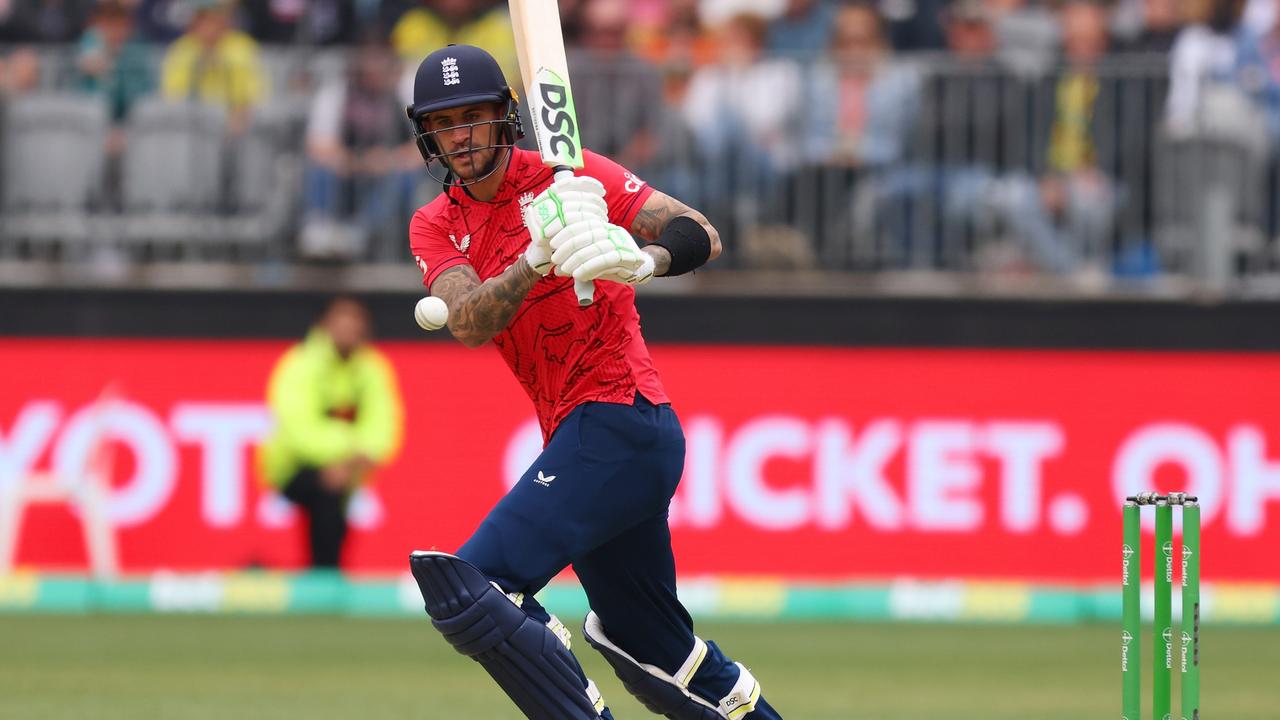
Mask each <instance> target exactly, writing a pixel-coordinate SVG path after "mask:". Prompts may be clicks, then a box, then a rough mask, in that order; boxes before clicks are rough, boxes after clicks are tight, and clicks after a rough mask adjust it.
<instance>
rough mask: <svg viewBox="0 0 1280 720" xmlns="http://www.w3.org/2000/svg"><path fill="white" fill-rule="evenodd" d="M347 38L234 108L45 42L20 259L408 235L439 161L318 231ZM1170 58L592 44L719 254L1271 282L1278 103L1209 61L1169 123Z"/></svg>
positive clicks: (23, 137) (33, 104)
mask: <svg viewBox="0 0 1280 720" xmlns="http://www.w3.org/2000/svg"><path fill="white" fill-rule="evenodd" d="M349 60H350V58H349V57H348V56H346V55H344V54H342V53H341V52H325V53H319V54H317V53H313V52H308V51H304V50H270V51H264V52H263V54H262V66H263V72H264V75H265V76H266V77H267V86H268V87H269V88H271V89H270V91H269V94H268V95H267V98H266V99H265V101H264V102H262V103H261V104H260V105H259V106H257V108H256V109H255V110H254V111H253V112H252V113H251V120H250V121H249V122H248V123H247V124H246V125H244V126H242V127H240V128H239V129H237V130H235V131H234V132H233V131H231V130H230V129H229V127H230V124H231V123H230V120H229V118H228V117H227V115H226V114H225V113H222V112H220V111H218V110H216V109H212V110H208V111H205V110H196V109H192V108H191V107H187V108H185V109H182V110H177V111H170V110H165V109H164V107H163V104H162V103H155V102H154V101H151V100H148V99H146V98H144V99H141V100H138V101H137V103H136V104H135V105H134V108H133V110H132V111H131V112H130V113H129V114H128V116H127V117H124V118H123V119H122V120H121V121H120V122H121V125H120V126H119V130H118V131H113V130H111V129H110V128H109V125H110V122H109V121H107V120H106V119H105V118H106V115H107V111H106V110H104V109H103V108H104V104H103V103H104V101H103V98H102V96H101V95H93V94H87V93H84V92H82V89H81V88H82V84H81V83H79V82H78V80H77V75H76V73H77V71H76V66H75V60H74V57H73V55H72V54H71V50H54V51H44V52H43V55H42V57H41V82H40V85H39V87H38V88H37V89H36V90H34V91H32V93H30V94H27V95H24V96H18V97H10V98H7V99H6V100H5V106H6V108H5V112H4V113H3V117H4V124H3V125H2V126H0V139H2V142H0V147H3V148H4V156H3V168H4V173H3V176H2V178H0V182H2V185H0V197H2V198H3V208H4V211H3V214H2V215H0V261H16V262H21V261H24V260H27V259H31V258H44V259H46V260H47V259H49V258H54V259H57V260H58V261H62V262H74V261H76V259H77V258H82V257H87V256H92V255H94V254H97V253H101V252H103V251H104V248H108V249H110V251H111V252H116V253H120V254H121V255H122V257H123V258H124V260H125V261H126V262H134V263H145V262H148V261H150V260H153V259H156V258H165V259H177V260H180V261H201V260H207V259H211V258H212V259H220V260H229V261H231V262H241V263H249V264H252V263H255V262H260V261H262V260H271V261H273V262H284V263H306V262H308V261H309V260H310V259H313V258H314V257H315V256H318V255H326V254H329V255H334V256H337V257H340V258H341V259H344V260H346V261H348V262H356V263H366V264H367V263H374V264H377V263H398V262H402V261H405V260H406V259H407V249H406V248H405V241H404V233H403V228H404V225H405V222H406V221H407V218H408V214H407V213H408V211H409V210H411V209H412V207H411V206H412V204H413V203H417V202H422V201H425V200H426V199H429V197H431V195H432V194H433V193H434V192H438V188H437V187H434V186H433V184H432V183H430V182H429V181H428V180H427V178H426V175H425V173H421V174H420V175H418V176H416V177H414V178H413V181H414V186H413V193H412V196H411V200H407V201H406V203H405V204H404V206H401V207H391V206H389V207H388V208H386V209H385V210H383V211H382V213H383V214H384V215H385V222H384V223H381V224H380V225H378V226H377V227H372V228H370V229H368V232H365V233H364V234H363V235H359V236H357V237H356V238H355V239H354V240H352V241H351V242H345V243H335V244H331V245H325V244H324V243H323V242H318V241H315V240H314V238H311V239H308V236H307V233H306V226H307V223H308V220H309V218H308V214H307V213H308V206H307V202H308V199H307V198H308V193H307V192H305V191H304V190H305V183H306V182H307V180H306V178H307V172H308V164H309V163H308V159H307V156H306V151H305V142H304V139H305V137H306V134H307V127H308V120H309V116H310V114H311V112H312V108H313V103H314V101H315V97H316V94H317V93H318V92H320V91H321V90H322V89H323V88H324V87H326V86H328V85H330V84H333V83H342V82H344V78H345V77H348V74H347V73H346V71H345V70H344V68H346V67H348V65H349V64H350V63H349ZM1167 62H1168V60H1167V58H1165V57H1145V56H1143V57H1124V58H1115V59H1112V60H1108V61H1106V62H1103V63H1101V64H1099V65H1097V66H1096V67H1091V68H1069V67H1061V68H1056V69H1053V70H1050V71H1048V72H1045V73H1042V74H1038V75H1034V76H1028V75H1025V74H1019V73H1015V72H1011V71H1009V70H1008V69H1007V68H1004V67H1002V66H1000V65H998V64H996V63H995V62H994V61H992V62H989V63H987V62H960V61H958V60H957V59H955V58H952V57H926V56H919V57H904V58H896V59H893V60H887V61H880V62H878V63H876V64H875V65H874V66H869V67H858V68H851V67H841V66H837V65H836V64H834V63H831V62H825V61H819V62H817V63H809V64H802V63H793V62H791V61H789V60H787V59H785V58H766V59H763V60H760V61H758V62H757V63H755V64H754V65H751V66H747V67H728V66H723V67H721V66H710V67H699V68H684V67H658V66H654V65H650V64H647V63H645V62H642V61H639V60H636V59H634V58H630V57H598V56H591V55H585V54H582V53H578V52H573V53H571V66H572V72H573V79H574V83H575V87H576V92H577V95H578V97H577V107H578V109H579V113H580V116H581V120H582V124H583V127H584V132H585V135H586V142H587V145H588V146H589V147H592V148H593V149H596V150H598V151H601V152H604V153H605V154H608V155H610V156H612V157H614V158H615V159H617V160H619V161H620V162H621V163H623V164H624V165H626V166H628V167H630V168H632V169H633V170H634V171H635V172H636V173H637V174H639V175H640V176H641V177H643V178H644V179H646V180H648V181H649V182H650V183H652V184H653V185H654V186H656V187H658V188H659V189H662V190H664V191H666V192H668V193H670V194H672V195H675V196H677V197H680V198H681V199H683V200H685V201H686V202H688V203H689V204H690V205H693V206H695V207H698V208H700V209H702V210H703V211H704V212H705V213H706V214H707V215H708V216H709V217H710V218H711V219H712V221H713V222H715V223H716V224H717V225H718V226H719V227H720V228H721V232H722V236H723V237H724V238H725V244H726V255H725V259H724V261H723V262H722V263H721V265H722V266H725V267H732V268H737V269H769V270H815V269H816V270H832V271H847V272H856V273H877V272H894V271H922V272H930V273H955V274H961V275H964V274H976V275H978V276H983V275H986V274H989V273H995V274H1000V273H1017V274H1022V275H1028V276H1039V275H1046V276H1047V275H1052V276H1059V277H1068V278H1069V277H1074V276H1078V275H1091V276H1095V277H1100V278H1103V279H1104V280H1107V281H1109V282H1111V283H1115V284H1119V283H1124V282H1128V281H1143V280H1157V281H1158V280H1164V279H1179V280H1186V281H1188V282H1190V283H1193V284H1195V285H1199V286H1203V287H1206V288H1209V289H1212V290H1218V291H1231V292H1238V291H1241V290H1242V289H1247V288H1248V287H1250V286H1252V285H1259V284H1261V285H1265V284H1266V283H1267V282H1269V280H1270V279H1271V278H1272V276H1273V274H1274V273H1275V272H1276V269H1277V262H1276V243H1275V238H1276V237H1277V235H1280V182H1278V180H1277V178H1278V177H1280V173H1278V172H1277V169H1276V168H1277V166H1276V163H1275V161H1274V159H1273V157H1274V154H1275V153H1274V152H1273V149H1272V143H1273V138H1271V136H1270V134H1269V132H1268V130H1267V127H1268V126H1267V121H1266V118H1265V117H1264V109H1261V108H1258V107H1257V106H1256V105H1255V104H1254V103H1253V102H1252V100H1251V99H1250V97H1249V95H1248V94H1247V91H1246V90H1245V89H1242V88H1237V87H1234V86H1232V85H1229V84H1215V83H1210V82H1206V83H1205V84H1204V87H1202V88H1200V92H1199V96H1198V97H1199V100H1198V102H1199V106H1198V107H1197V108H1196V111H1195V114H1194V122H1193V123H1192V124H1191V125H1190V126H1187V125H1185V124H1184V125H1183V126H1181V127H1179V128H1177V131H1176V132H1174V131H1171V130H1170V128H1169V123H1168V122H1167V118H1166V96H1167V94H1168V89H1169V73H1168V70H1167ZM158 64H159V54H158V53H157V56H156V58H155V65H156V66H157V67H158ZM77 103H79V105H77ZM405 130H407V129H406V128H403V127H400V126H395V127H394V128H393V131H394V132H396V133H399V132H401V131H405ZM113 133H115V134H118V135H120V136H122V137H124V138H126V139H127V142H125V143H123V150H119V149H118V148H119V147H120V145H119V144H115V145H113V142H115V141H113V139H112V138H113ZM404 137H406V138H407V134H406V135H405V136H404ZM389 142H394V140H392V141H389ZM113 147H114V148H116V150H113V149H112V148H113ZM113 152H114V153H117V154H113ZM355 194H357V195H359V194H360V193H355Z"/></svg>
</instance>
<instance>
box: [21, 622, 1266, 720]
mask: <svg viewBox="0 0 1280 720" xmlns="http://www.w3.org/2000/svg"><path fill="white" fill-rule="evenodd" d="M699 634H700V635H703V636H704V637H708V638H714V639H716V640H718V641H720V643H721V644H722V645H724V646H725V647H726V648H727V649H728V651H729V652H731V653H732V654H734V655H735V656H736V657H738V658H740V659H743V660H745V661H746V662H747V663H748V664H749V665H750V666H751V667H752V669H753V670H754V671H755V673H756V675H757V677H759V678H761V680H762V681H763V684H764V688H765V692H766V695H767V696H768V697H769V698H770V700H771V701H772V702H773V704H774V705H775V706H777V707H778V708H779V710H781V711H782V712H783V713H784V714H785V716H786V717H787V718H788V720H861V719H867V720H924V719H926V718H928V719H933V718H947V719H948V720H1004V719H1008V720H1013V719H1014V718H1017V719H1018V720H1028V719H1042V720H1055V719H1061V720H1067V719H1068V718H1069V719H1070V720H1082V719H1084V718H1108V719H1110V718H1115V717H1118V716H1119V714H1120V707H1119V677H1118V673H1117V672H1116V666H1117V648H1116V641H1117V640H1116V636H1117V635H1118V632H1117V631H1116V629H1115V628H1111V627H1106V626H1100V625H1092V626H1077V627H1028V626H1022V627H1008V626H974V625H967V626H957V625H863V624H835V623H822V624H818V623H807V624H789V625H772V624H770V625H755V624H732V625H729V624H724V625H721V624H710V623H707V624H704V625H700V626H699ZM579 645H581V646H582V647H579ZM575 648H577V649H578V651H579V656H580V657H581V658H582V659H583V661H584V664H585V665H586V666H587V672H588V673H589V674H590V675H591V676H592V677H594V678H595V679H596V681H597V683H598V684H599V685H600V688H601V690H602V691H603V692H604V694H605V698H606V699H607V700H608V701H609V704H610V705H611V707H613V709H614V712H615V715H616V716H617V718H618V720H631V719H633V718H649V717H652V716H651V715H649V714H647V713H646V712H645V711H644V710H643V709H642V708H641V707H640V706H639V705H638V704H636V703H635V702H634V701H633V700H632V699H631V698H630V697H628V696H626V695H625V693H624V691H623V690H622V688H621V686H620V685H619V684H618V682H617V680H616V679H615V678H614V677H613V675H612V673H611V672H609V670H608V669H607V667H606V666H605V665H604V663H603V661H602V660H600V659H599V657H598V656H597V655H596V654H595V653H594V651H591V650H590V649H589V648H585V643H576V644H575ZM1142 649H1143V653H1144V655H1143V659H1144V663H1143V664H1144V666H1148V665H1149V662H1148V661H1149V658H1150V655H1149V652H1150V647H1149V638H1147V637H1145V636H1144V643H1143V647H1142ZM1202 657H1204V658H1205V663H1204V668H1203V685H1204V702H1203V704H1204V708H1205V711H1204V714H1205V716H1206V717H1208V718H1222V719H1224V720H1225V719H1229V720H1262V719H1263V718H1275V717H1277V716H1280V682H1277V679H1276V677H1277V676H1276V673H1277V671H1280V629H1277V628H1261V629H1259V628H1215V627H1209V628H1206V629H1205V633H1204V641H1203V653H1202ZM1175 683H1176V679H1175ZM1149 688H1150V683H1149V681H1148V682H1146V683H1145V685H1144V691H1149ZM1175 697H1176V696H1175ZM1177 707H1178V706H1177V702H1176V699H1175V703H1174V711H1175V716H1176V714H1177ZM1143 709H1144V713H1149V712H1150V706H1149V705H1148V704H1147V703H1146V702H1144V708H1143ZM519 717H520V715H519V713H518V712H517V711H516V710H515V709H514V707H513V706H511V705H510V704H509V701H508V700H507V699H506V698H505V697H504V696H501V695H500V694H499V693H498V691H497V690H496V688H495V687H493V686H492V684H491V681H490V680H489V678H488V677H487V676H486V675H485V674H484V673H483V671H481V670H480V668H479V667H477V666H475V664H474V663H472V662H470V661H468V660H465V659H463V658H461V657H459V656H457V655H456V654H454V652H453V651H452V650H451V649H449V648H448V647H447V646H446V645H445V644H444V642H443V640H441V639H440V638H439V637H438V636H437V635H436V634H435V631H434V630H432V628H431V626H430V624H429V623H428V622H427V621H426V619H425V618H424V619H423V620H422V621H408V620H360V619H351V618H336V617H296V616H295V617H244V616H241V617H228V616H208V617H201V616H118V615H111V616H101V615H98V616H88V617H82V616H68V617H57V616H31V615H9V616H0V718H6V719H22V720H25V719H27V718H31V719H33V720H63V719H71V718H74V719H75V720H86V719H90V720H96V719H99V718H101V719H103V720H114V719H116V718H119V719H121V720H123V719H126V718H127V719H128V720H142V719H150V718H157V719H159V718H163V719H165V720H168V719H170V718H172V719H174V720H197V719H198V720H206V719H207V720H215V719H216V720H226V719H227V718H235V719H236V720H247V719H250V718H291V719H293V718H305V719H307V720H322V719H327V718H334V719H337V718H343V719H346V718H361V719H369V720H373V719H378V718H396V719H397V720H400V719H408V718H431V719H441V720H455V719H457V720H463V719H465V720H491V719H492V720H499V719H503V720H514V719H516V718H519Z"/></svg>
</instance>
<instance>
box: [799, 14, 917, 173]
mask: <svg viewBox="0 0 1280 720" xmlns="http://www.w3.org/2000/svg"><path fill="white" fill-rule="evenodd" d="M832 20H833V22H832V27H831V37H830V41H829V44H828V46H829V51H828V53H827V58H828V59H827V60H826V61H825V62H822V63H820V64H819V65H818V66H817V67H816V68H815V70H814V74H813V76H812V79H811V81H810V85H809V88H810V89H809V98H808V103H807V107H808V108H809V111H808V112H807V113H806V120H807V121H808V126H807V127H808V130H807V132H805V133H804V137H803V140H804V142H806V143H807V144H808V152H807V153H806V155H807V157H808V159H809V160H810V161H811V162H814V163H818V164H825V165H836V166H842V167H854V166H860V165H864V164H867V165H872V166H875V167H885V166H888V165H890V164H892V163H898V162H901V161H902V160H903V157H904V153H905V151H906V144H907V141H908V140H909V139H910V136H909V132H910V130H911V128H912V126H913V125H914V124H915V122H916V120H917V118H918V116H919V113H920V83H921V78H920V74H919V72H918V71H917V70H916V68H915V67H914V66H912V65H909V64H905V63H900V62H896V61H895V59H894V57H893V49H892V48H891V47H889V43H888V39H887V38H886V36H885V33H884V27H883V24H882V22H881V19H880V15H879V13H877V11H876V8H875V6H873V5H871V4H870V3H869V2H850V3H846V4H843V5H841V6H840V7H839V9H838V10H836V12H835V15H834V17H833V18H832Z"/></svg>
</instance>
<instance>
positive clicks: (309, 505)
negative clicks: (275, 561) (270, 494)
mask: <svg viewBox="0 0 1280 720" xmlns="http://www.w3.org/2000/svg"><path fill="white" fill-rule="evenodd" d="M370 334H371V329H370V322H369V313H368V311H367V310H366V309H365V307H364V306H363V305H361V304H360V303H359V302H357V301H356V300H354V299H352V298H347V297H340V298H337V299H335V300H334V301H332V302H331V303H330V305H329V306H328V308H327V309H326V310H325V312H324V314H323V315H322V316H321V318H320V320H319V322H317V323H316V325H315V326H314V327H313V328H312V329H311V331H310V332H309V333H308V334H307V337H306V339H305V340H303V341H302V342H301V343H298V344H297V345H294V346H293V347H292V348H290V349H289V350H288V351H287V352H286V353H285V354H284V356H283V357H281V358H280V360H279V361H278V362H277V363H276V366H275V369H274V370H273V371H272V373H271V380H270V382H269V384H268V386H267V402H268V404H269V405H270V406H271V411H272V414H273V415H274V419H275V429H274V431H273V432H272V435H271V437H269V438H268V439H267V441H266V442H265V443H263V445H262V446H261V448H260V450H259V453H258V467H259V470H260V471H261V473H262V476H263V478H265V479H266V481H267V482H268V483H270V484H271V485H272V486H273V487H275V488H276V489H277V490H279V491H280V492H281V493H282V494H283V495H284V496H285V497H286V498H288V499H289V500H290V501H291V502H293V503H294V504H296V505H298V506H299V507H300V508H302V509H303V510H304V511H305V512H306V513H307V516H308V519H309V521H310V528H309V540H310V546H311V564H312V566H313V567H329V568H336V567H337V566H338V561H339V555H340V553H341V550H342V543H343V540H344V539H345V537H346V534H347V519H346V507H347V501H348V500H349V499H350V497H351V494H352V492H353V491H354V490H355V489H356V488H358V487H359V486H360V484H361V483H362V482H364V481H365V480H366V479H367V478H368V476H369V473H370V471H372V470H373V468H374V467H376V466H378V465H382V464H385V463H386V462H388V461H390V460H391V458H392V457H393V456H394V455H395V453H396V452H397V451H398V450H399V448H400V442H401V437H402V435H403V432H404V408H403V406H402V403H401V399H400V389H399V387H398V384H397V382H396V375H395V370H394V369H393V368H392V366H391V363H390V362H388V361H387V359H386V357H385V356H384V355H383V354H382V353H380V352H378V351H377V350H376V349H374V348H373V347H372V346H371V345H370V344H369V339H370Z"/></svg>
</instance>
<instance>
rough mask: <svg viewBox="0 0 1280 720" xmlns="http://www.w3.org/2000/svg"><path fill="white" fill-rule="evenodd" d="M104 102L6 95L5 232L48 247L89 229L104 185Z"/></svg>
mask: <svg viewBox="0 0 1280 720" xmlns="http://www.w3.org/2000/svg"><path fill="white" fill-rule="evenodd" d="M107 126H108V123H107V108H106V106H105V104H104V103H102V102H101V101H100V100H98V99H95V98H92V97H88V96H85V95H79V94H71V93H38V94H34V95H26V96H19V97H16V98H13V99H11V100H10V101H9V102H8V105H7V107H6V110H5V127H6V133H5V137H4V140H5V142H4V160H3V201H2V205H3V216H4V220H3V234H4V238H5V239H6V240H7V241H11V242H12V241H28V242H30V243H33V244H44V245H46V246H48V247H53V246H57V245H62V244H65V243H77V242H83V241H85V240H86V239H88V237H89V225H90V224H89V211H90V209H91V206H92V204H93V202H94V200H95V198H96V197H98V196H99V195H100V191H101V188H102V171H103V161H104V158H105V153H106V150H105V146H104V142H105V133H106V128H107Z"/></svg>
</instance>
